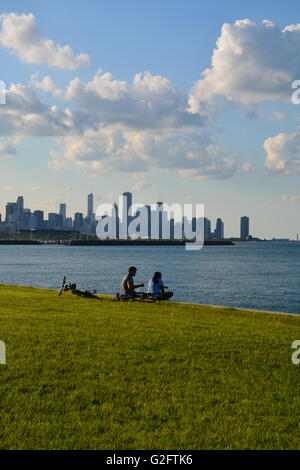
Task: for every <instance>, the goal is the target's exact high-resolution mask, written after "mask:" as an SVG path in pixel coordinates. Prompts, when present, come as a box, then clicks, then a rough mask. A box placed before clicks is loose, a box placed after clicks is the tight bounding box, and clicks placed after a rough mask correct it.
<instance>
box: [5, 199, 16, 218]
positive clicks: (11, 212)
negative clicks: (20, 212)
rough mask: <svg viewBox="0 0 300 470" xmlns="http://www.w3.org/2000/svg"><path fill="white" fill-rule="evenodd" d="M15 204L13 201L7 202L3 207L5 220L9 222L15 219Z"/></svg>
mask: <svg viewBox="0 0 300 470" xmlns="http://www.w3.org/2000/svg"><path fill="white" fill-rule="evenodd" d="M16 214H17V204H16V203H15V202H8V203H7V204H6V208H5V222H6V223H11V222H15V221H16Z"/></svg>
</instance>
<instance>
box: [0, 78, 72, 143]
mask: <svg viewBox="0 0 300 470" xmlns="http://www.w3.org/2000/svg"><path fill="white" fill-rule="evenodd" d="M76 130H79V128H78V129H77V124H76V123H75V121H74V115H73V113H72V112H71V111H70V110H69V109H67V108H66V109H60V108H59V107H57V106H50V107H48V106H46V105H45V104H43V103H42V102H41V101H39V99H38V98H37V96H36V95H35V93H34V91H33V89H31V88H29V87H27V86H25V85H20V84H12V85H11V86H10V87H9V88H8V89H7V91H6V105H4V106H1V107H0V134H1V135H3V136H13V137H14V138H18V139H23V138H26V137H49V136H63V135H66V134H68V133H70V132H75V131H76Z"/></svg>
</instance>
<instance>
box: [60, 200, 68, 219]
mask: <svg viewBox="0 0 300 470" xmlns="http://www.w3.org/2000/svg"><path fill="white" fill-rule="evenodd" d="M59 214H60V215H61V216H62V218H63V220H64V221H65V220H66V217H67V205H66V204H60V205H59Z"/></svg>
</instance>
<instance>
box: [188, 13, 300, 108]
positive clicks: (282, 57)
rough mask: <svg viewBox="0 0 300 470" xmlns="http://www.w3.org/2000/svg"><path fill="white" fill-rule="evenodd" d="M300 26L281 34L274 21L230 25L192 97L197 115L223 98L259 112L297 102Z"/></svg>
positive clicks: (224, 30) (221, 36) (223, 29)
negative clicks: (261, 105) (265, 104)
mask: <svg viewBox="0 0 300 470" xmlns="http://www.w3.org/2000/svg"><path fill="white" fill-rule="evenodd" d="M299 43H300V25H290V26H287V27H286V28H284V29H281V28H280V27H279V26H278V25H276V24H274V23H272V22H271V21H269V20H264V21H262V23H260V24H256V23H255V22H254V21H250V20H248V19H245V20H238V21H236V22H235V23H234V24H227V23H225V24H224V25H223V26H222V29H221V35H220V37H219V38H218V40H217V44H216V49H215V50H214V52H213V56H212V64H211V68H209V69H206V70H205V71H204V72H203V73H202V78H201V80H199V81H197V82H196V83H195V84H194V85H193V87H192V89H191V91H190V96H189V105H190V110H191V111H192V112H194V113H198V112H201V110H202V109H205V107H206V106H207V105H208V103H211V102H212V101H213V100H214V99H215V98H216V97H217V96H222V97H224V98H225V99H226V100H227V101H229V102H231V103H234V104H237V105H240V106H244V107H245V108H247V109H253V107H255V106H256V105H258V104H259V103H262V102H268V101H284V102H288V101H290V100H291V95H292V89H291V84H292V82H293V81H294V80H295V79H297V78H299V77H300V61H299V60H296V58H297V57H299Z"/></svg>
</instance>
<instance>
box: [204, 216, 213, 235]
mask: <svg viewBox="0 0 300 470" xmlns="http://www.w3.org/2000/svg"><path fill="white" fill-rule="evenodd" d="M210 238H211V221H210V220H209V219H207V218H206V217H204V240H209V239H210Z"/></svg>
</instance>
